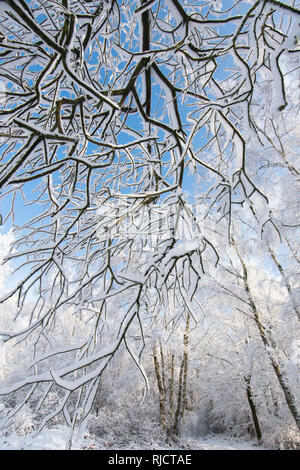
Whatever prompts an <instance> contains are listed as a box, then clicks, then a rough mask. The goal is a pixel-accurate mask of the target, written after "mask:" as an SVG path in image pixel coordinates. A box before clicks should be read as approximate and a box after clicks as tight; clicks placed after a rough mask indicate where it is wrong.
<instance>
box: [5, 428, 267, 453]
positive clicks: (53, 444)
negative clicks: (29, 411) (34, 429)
mask: <svg viewBox="0 0 300 470" xmlns="http://www.w3.org/2000/svg"><path fill="white" fill-rule="evenodd" d="M69 440H70V431H69V430H68V429H67V428H65V427H59V428H57V429H51V430H49V429H45V430H42V431H41V432H40V433H39V434H38V435H35V434H28V435H26V436H17V435H10V436H8V437H3V436H0V450H66V449H68V444H69ZM181 444H182V445H181ZM71 448H72V449H73V450H80V449H90V450H93V449H95V450H97V449H101V450H104V449H109V450H113V449H111V448H108V447H105V442H104V441H102V440H99V439H94V438H93V436H89V435H87V436H85V437H84V438H83V439H80V440H79V439H76V437H75V438H73V440H72V447H71ZM151 448H152V449H162V450H170V449H173V450H179V449H194V450H259V449H262V447H259V446H255V445H254V444H253V443H251V442H245V441H240V440H238V439H233V438H228V437H226V436H225V437H220V436H209V437H205V438H201V439H191V438H184V439H182V441H180V443H179V444H178V446H175V447H160V446H159V447H157V446H156V445H155V444H154V445H153V447H152V446H151ZM130 449H131V450H132V449H136V450H139V448H138V447H135V446H134V443H132V446H130ZM123 450H126V449H125V448H124V449H123ZM144 450H145V449H144Z"/></svg>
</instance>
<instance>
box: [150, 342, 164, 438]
mask: <svg viewBox="0 0 300 470" xmlns="http://www.w3.org/2000/svg"><path fill="white" fill-rule="evenodd" d="M153 360H154V368H155V374H156V381H157V386H158V392H159V414H160V424H161V427H162V428H163V429H164V430H166V427H167V420H166V390H165V388H164V385H163V381H162V376H161V373H160V366H159V359H158V353H157V350H156V348H155V347H154V348H153Z"/></svg>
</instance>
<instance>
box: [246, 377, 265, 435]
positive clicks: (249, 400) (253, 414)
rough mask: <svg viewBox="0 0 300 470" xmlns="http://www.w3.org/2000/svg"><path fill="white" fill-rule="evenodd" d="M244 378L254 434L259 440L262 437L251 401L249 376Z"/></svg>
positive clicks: (253, 404)
mask: <svg viewBox="0 0 300 470" xmlns="http://www.w3.org/2000/svg"><path fill="white" fill-rule="evenodd" d="M244 380H245V382H246V393H247V399H248V403H249V406H250V410H251V415H252V419H253V424H254V428H255V434H256V437H257V439H258V441H260V440H261V438H262V433H261V428H260V424H259V421H258V416H257V411H256V406H255V403H254V401H253V393H252V387H251V383H250V377H244Z"/></svg>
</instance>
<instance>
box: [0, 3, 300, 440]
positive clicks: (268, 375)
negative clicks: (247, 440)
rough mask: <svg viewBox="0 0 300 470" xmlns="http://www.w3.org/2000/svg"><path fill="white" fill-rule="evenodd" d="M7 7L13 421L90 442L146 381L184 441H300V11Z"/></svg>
mask: <svg viewBox="0 0 300 470" xmlns="http://www.w3.org/2000/svg"><path fill="white" fill-rule="evenodd" d="M0 11H1V19H0V80H1V86H0V126H1V129H0V133H1V135H0V139H1V140H0V148H1V150H0V157H1V162H0V163H1V166H0V190H1V194H0V197H1V208H0V212H1V224H2V225H3V229H4V233H5V230H8V229H10V228H12V232H10V233H11V234H13V235H12V236H13V238H12V239H11V240H10V239H8V238H7V240H6V241H5V239H3V240H4V241H5V243H6V248H7V249H6V257H5V262H6V265H4V266H6V269H8V271H3V272H2V274H1V279H0V281H1V283H2V284H3V283H4V281H6V282H5V283H4V284H3V295H2V298H1V305H3V312H4V313H3V315H2V319H1V336H0V338H1V345H0V346H1V349H2V350H3V358H4V357H9V358H10V359H9V361H10V362H9V361H8V362H6V359H1V361H2V362H3V363H4V366H3V370H2V371H1V379H2V384H1V390H0V393H1V394H2V396H3V397H4V398H3V400H4V403H5V406H6V409H5V413H6V411H7V412H8V416H11V417H13V416H17V414H18V413H19V412H20V413H22V412H23V413H29V414H30V413H31V409H32V408H31V407H33V408H34V409H35V410H36V413H37V414H32V417H33V418H32V419H33V421H34V423H35V424H34V425H35V426H36V425H37V428H38V429H42V428H43V427H44V426H46V425H48V424H49V423H53V422H54V423H56V424H58V423H61V421H60V420H61V419H62V418H63V420H64V421H65V423H67V425H68V426H69V427H70V429H71V430H75V429H77V427H79V429H81V428H82V429H83V428H84V427H85V426H86V425H87V419H88V416H89V413H90V412H91V411H92V410H94V409H95V407H96V408H97V401H99V399H100V398H99V396H101V393H102V392H101V390H103V387H104V388H105V393H106V395H111V394H112V390H114V389H115V388H116V387H117V388H118V387H119V388H120V389H121V390H123V389H124V390H126V387H127V383H128V382H129V381H130V379H131V377H132V375H131V374H134V373H137V374H138V377H139V382H135V383H138V384H139V385H136V386H137V389H138V393H137V395H136V396H135V398H136V400H140V401H141V402H142V403H145V406H149V408H150V405H149V404H148V405H146V403H147V400H148V399H149V398H148V397H147V394H146V392H147V390H148V389H149V387H150V389H151V388H152V389H153V387H154V388H155V387H157V395H155V399H154V398H153V400H154V402H155V400H156V405H157V408H156V413H157V415H155V416H156V418H157V422H159V423H160V425H161V427H162V429H163V430H164V431H165V432H166V434H167V439H171V437H172V436H177V435H178V433H179V429H185V430H186V432H195V430H196V428H197V424H196V423H197V416H196V415H197V413H198V411H197V410H200V411H199V413H200V416H202V418H201V419H202V424H201V425H199V426H198V427H199V429H202V431H203V429H206V430H210V431H220V430H222V431H223V432H225V431H226V432H227V431H228V432H231V433H232V434H234V435H242V434H245V433H250V434H252V435H254V436H256V437H257V438H258V439H259V440H261V437H264V434H265V433H268V435H271V434H272V427H273V426H274V423H278V425H279V426H280V423H282V422H283V421H284V420H287V422H289V423H291V426H293V425H294V423H295V424H296V426H297V427H298V428H299V429H300V416H299V411H298V410H299V375H298V372H299V371H298V362H297V360H298V359H297V351H296V349H295V348H296V346H295V345H296V342H297V341H299V338H300V333H299V319H300V313H299V274H298V273H299V242H298V239H299V224H298V220H297V217H298V215H299V201H298V199H297V197H296V191H297V189H296V188H298V186H299V169H298V168H299V162H298V161H297V156H298V155H299V148H300V145H299V144H300V140H299V137H298V134H297V130H296V122H297V119H299V59H298V52H299V38H298V31H299V21H300V11H299V5H297V2H280V1H277V0H269V1H268V0H267V1H264V2H261V1H254V0H247V1H246V0H245V1H242V2H241V1H232V2H230V6H229V7H228V5H227V4H226V5H225V2H222V1H199V2H193V1H190V0H185V1H182V2H179V1H178V0H164V1H156V0H152V1H144V0H142V1H129V0H105V1H100V0H99V1H96V0H91V1H89V2H83V1H77V0H76V1H75V0H74V1H73V0H61V1H59V2H57V1H55V2H54V1H51V0H46V1H44V2H39V1H36V0H28V1H27V0H26V1H25V0H2V1H1V2H0ZM5 236H6V235H5ZM9 236H10V235H9ZM10 241H12V243H11V245H10V246H8V245H9V243H10ZM9 270H11V271H9ZM4 273H5V274H4ZM8 275H9V278H8ZM4 276H5V279H4ZM7 312H8V315H7ZM9 312H12V313H11V315H9ZM12 320H16V322H18V323H13V321H12ZM297 344H298V343H297ZM21 354H22V358H23V359H22V367H21V370H20V371H17V367H16V366H17V364H16V361H15V363H14V361H13V358H14V357H17V356H18V355H19V357H21ZM116 358H119V359H120V364H123V365H124V367H123V369H122V370H121V369H118V367H117V362H116ZM132 367H135V368H136V369H135V372H133V370H134V369H132ZM125 370H127V371H128V372H127V375H126V374H125V373H124V371H125ZM124 374H125V375H124ZM261 376H262V377H263V379H262V380H261V379H260V378H261ZM104 377H106V382H107V383H110V387H108V386H106V387H105V386H104V384H105V381H104ZM108 377H110V380H108ZM122 377H123V378H122ZM11 393H13V395H12V397H11V395H10V394H11ZM121 401H122V400H121ZM224 401H225V402H226V403H227V404H228V407H227V408H226V407H224ZM150 402H151V400H150ZM151 403H152V402H151ZM50 404H51V406H50ZM103 406H105V407H107V406H108V405H107V403H104V402H103ZM153 406H154V405H153ZM270 409H271V410H272V411H271V413H270ZM26 410H27V411H26ZM5 413H4V414H5ZM99 413H100V411H99ZM128 413H129V414H128V416H129V415H130V413H132V410H131V409H130V411H128ZM30 416H31V415H30ZM101 416H102V419H103V413H102V415H101ZM187 416H189V419H190V423H193V424H191V425H190V426H189V425H188V424H187ZM156 418H155V419H156ZM15 419H17V418H15ZM29 421H30V420H29ZM276 426H277V424H276ZM100 427H101V426H100ZM29 428H30V426H29ZM261 435H262V436H261Z"/></svg>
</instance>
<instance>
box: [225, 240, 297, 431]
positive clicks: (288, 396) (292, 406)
mask: <svg viewBox="0 0 300 470" xmlns="http://www.w3.org/2000/svg"><path fill="white" fill-rule="evenodd" d="M233 246H234V248H235V251H236V253H237V255H238V257H239V260H240V262H241V264H242V267H243V282H244V287H245V290H246V293H247V296H248V300H249V304H250V306H251V310H252V312H253V318H254V321H255V323H256V325H257V328H258V331H259V334H260V337H261V340H262V342H263V344H264V346H265V349H266V351H267V354H268V357H269V359H270V362H271V364H272V367H273V369H274V372H275V374H276V377H277V379H278V382H279V384H280V387H281V389H282V391H283V393H284V396H285V400H286V403H287V405H288V408H289V410H290V412H291V414H292V416H293V418H294V421H295V423H296V425H297V427H298V429H299V431H300V414H299V411H298V409H297V406H296V400H295V397H294V394H293V392H292V390H291V388H290V386H289V384H288V381H287V379H286V378H285V377H284V374H283V373H282V371H281V369H280V365H279V363H278V361H277V358H276V357H275V353H274V344H273V340H271V339H270V338H269V337H268V335H267V333H266V329H265V327H264V325H263V323H262V321H261V319H260V315H259V312H258V310H257V308H256V305H255V303H254V300H253V298H252V294H251V290H250V286H249V283H248V271H247V267H246V264H245V262H244V260H243V259H242V257H241V255H240V253H239V251H238V248H237V246H236V244H235V242H234V241H233Z"/></svg>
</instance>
